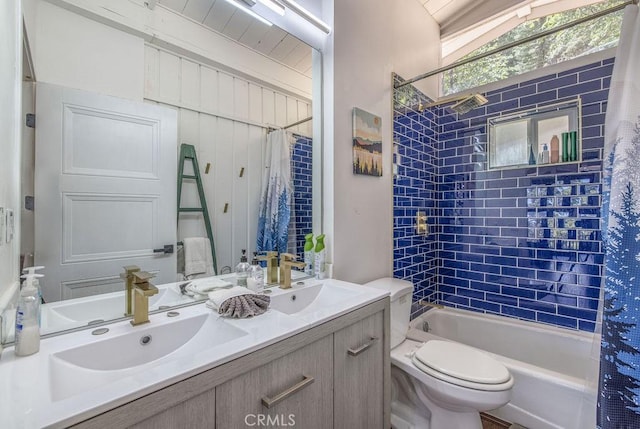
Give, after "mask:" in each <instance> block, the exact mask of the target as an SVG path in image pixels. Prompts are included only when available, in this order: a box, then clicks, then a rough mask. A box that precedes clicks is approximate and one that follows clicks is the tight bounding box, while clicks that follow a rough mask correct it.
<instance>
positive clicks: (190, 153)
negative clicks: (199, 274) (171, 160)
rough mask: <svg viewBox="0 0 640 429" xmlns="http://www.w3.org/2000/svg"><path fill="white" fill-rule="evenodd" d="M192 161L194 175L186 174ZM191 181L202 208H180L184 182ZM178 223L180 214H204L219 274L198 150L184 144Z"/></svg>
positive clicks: (214, 263)
mask: <svg viewBox="0 0 640 429" xmlns="http://www.w3.org/2000/svg"><path fill="white" fill-rule="evenodd" d="M186 160H191V165H193V171H194V173H195V174H194V175H190V174H184V162H185V161H186ZM184 179H191V180H195V181H196V185H197V186H198V196H199V197H200V207H180V197H181V196H182V181H183V180H184ZM177 207H178V221H179V218H180V213H202V217H203V220H204V227H205V229H206V230H207V237H208V238H209V243H210V244H211V256H212V258H213V269H214V271H215V273H216V274H218V263H217V261H216V247H215V246H214V244H213V232H211V221H210V220H209V211H208V210H207V201H206V199H205V196H204V188H203V187H202V179H201V178H200V168H199V167H198V158H197V156H196V148H195V147H194V146H193V145H190V144H186V143H182V144H181V145H180V159H179V160H178V205H177Z"/></svg>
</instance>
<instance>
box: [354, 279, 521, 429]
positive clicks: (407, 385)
mask: <svg viewBox="0 0 640 429" xmlns="http://www.w3.org/2000/svg"><path fill="white" fill-rule="evenodd" d="M365 286H369V287H374V288H377V289H384V290H388V291H389V293H390V295H391V363H392V368H391V379H392V380H391V385H392V392H391V425H392V427H393V428H395V429H482V424H481V422H480V411H487V410H493V409H495V408H499V407H501V406H503V405H505V404H506V403H507V402H509V400H510V399H511V387H512V386H513V377H512V376H511V374H510V373H509V371H508V370H507V368H506V367H505V366H504V365H502V363H500V362H499V361H497V360H495V359H494V358H492V357H491V356H489V355H488V354H486V353H483V352H481V351H479V350H478V349H474V348H472V347H469V346H465V345H463V344H460V343H456V342H452V341H446V340H444V339H437V337H435V336H433V335H431V336H429V337H430V338H432V339H430V340H428V341H427V342H426V343H425V342H422V341H413V340H411V339H407V331H408V329H409V317H410V312H411V298H412V292H413V285H412V284H411V283H410V282H408V281H406V280H399V279H393V278H383V279H378V280H374V281H372V282H370V283H367V284H366V285H365Z"/></svg>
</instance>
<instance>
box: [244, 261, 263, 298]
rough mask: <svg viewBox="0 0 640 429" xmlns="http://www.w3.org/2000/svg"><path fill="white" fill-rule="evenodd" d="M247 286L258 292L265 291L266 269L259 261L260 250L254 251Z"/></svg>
mask: <svg viewBox="0 0 640 429" xmlns="http://www.w3.org/2000/svg"><path fill="white" fill-rule="evenodd" d="M247 287H248V288H249V289H250V290H252V291H254V292H256V293H262V292H264V270H263V269H262V267H261V266H260V264H259V263H258V252H253V260H252V261H251V266H250V267H249V278H248V279H247Z"/></svg>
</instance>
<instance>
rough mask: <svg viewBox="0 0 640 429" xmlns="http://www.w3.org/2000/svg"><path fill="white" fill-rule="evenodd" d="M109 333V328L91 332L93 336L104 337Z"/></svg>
mask: <svg viewBox="0 0 640 429" xmlns="http://www.w3.org/2000/svg"><path fill="white" fill-rule="evenodd" d="M107 332H109V328H98V329H94V330H93V331H91V335H103V334H106V333H107Z"/></svg>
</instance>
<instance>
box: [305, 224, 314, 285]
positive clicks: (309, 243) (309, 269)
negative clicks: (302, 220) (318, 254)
mask: <svg viewBox="0 0 640 429" xmlns="http://www.w3.org/2000/svg"><path fill="white" fill-rule="evenodd" d="M304 239H305V242H304V273H305V274H306V275H308V276H312V275H313V259H314V258H313V234H307V235H305V236H304Z"/></svg>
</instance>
